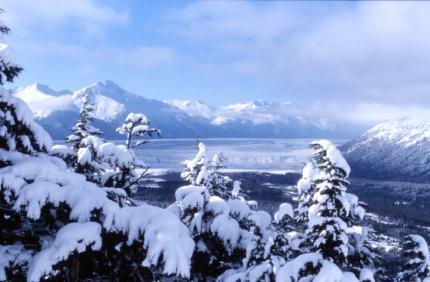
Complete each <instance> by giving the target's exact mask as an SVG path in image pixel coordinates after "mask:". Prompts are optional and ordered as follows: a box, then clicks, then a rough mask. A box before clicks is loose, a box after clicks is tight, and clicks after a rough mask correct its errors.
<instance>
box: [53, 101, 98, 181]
mask: <svg viewBox="0 0 430 282" xmlns="http://www.w3.org/2000/svg"><path fill="white" fill-rule="evenodd" d="M93 113H94V101H93V98H92V97H90V96H89V95H86V96H85V97H84V100H83V102H82V105H81V110H80V113H79V119H78V121H77V122H76V124H75V125H74V126H73V128H72V134H70V135H69V136H67V137H66V143H68V144H69V145H70V148H71V149H70V148H69V147H67V146H66V145H56V146H54V147H53V150H52V152H51V154H52V155H54V156H57V157H60V158H62V159H63V160H64V161H65V162H66V163H67V164H68V165H69V166H70V167H71V168H72V169H73V171H75V172H77V173H80V174H83V175H85V177H86V178H87V180H88V181H91V182H94V183H97V184H100V183H101V173H102V172H103V165H102V159H101V156H100V155H99V154H98V150H97V147H100V145H101V144H103V143H104V140H103V139H102V138H101V137H100V136H101V135H102V132H101V131H100V130H99V129H97V128H95V127H93V126H92V124H91V123H92V121H93V119H94V118H93Z"/></svg>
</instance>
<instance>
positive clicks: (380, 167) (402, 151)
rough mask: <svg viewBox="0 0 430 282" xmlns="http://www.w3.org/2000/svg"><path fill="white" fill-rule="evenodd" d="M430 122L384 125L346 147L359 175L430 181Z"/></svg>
mask: <svg viewBox="0 0 430 282" xmlns="http://www.w3.org/2000/svg"><path fill="white" fill-rule="evenodd" d="M429 141H430V120H426V119H423V118H418V117H414V118H411V117H410V118H404V119H400V120H395V121H390V122H386V123H382V124H380V125H377V126H375V127H374V128H372V129H370V130H369V131H367V132H366V133H364V134H363V135H362V136H361V137H359V138H357V139H356V140H353V141H352V142H350V143H348V144H345V145H344V146H343V148H342V149H343V151H344V152H345V156H346V158H347V160H348V162H349V163H350V164H351V166H352V168H353V171H354V172H355V174H356V175H366V176H367V177H375V178H382V179H388V178H390V179H396V180H406V179H407V180H411V181H420V182H421V181H428V180H429V179H430V170H429V169H428V168H429V164H430V154H429V153H430V143H429Z"/></svg>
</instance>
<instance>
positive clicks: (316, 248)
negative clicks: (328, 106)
mask: <svg viewBox="0 0 430 282" xmlns="http://www.w3.org/2000/svg"><path fill="white" fill-rule="evenodd" d="M310 146H311V148H312V149H313V150H314V154H313V156H312V164H308V165H307V166H306V167H305V168H304V170H303V177H302V179H301V180H300V181H299V183H298V188H299V217H298V218H299V222H300V221H304V222H305V223H306V225H307V228H306V230H305V234H304V235H305V241H304V242H303V244H302V247H303V248H304V250H307V251H310V252H317V253H320V254H321V255H322V257H323V259H324V260H329V261H331V262H333V263H335V264H336V265H338V267H340V268H344V267H345V268H347V269H349V270H351V271H353V272H354V273H355V275H356V276H357V277H358V276H359V275H360V272H361V271H362V270H363V269H369V268H370V269H371V268H374V267H375V259H376V258H377V254H376V253H375V251H374V250H373V248H372V247H371V246H370V244H369V236H368V235H369V229H368V228H367V227H365V226H360V225H359V222H360V221H361V220H362V219H363V217H364V214H365V210H364V206H365V204H364V203H362V202H359V201H358V198H357V196H355V195H353V194H350V193H347V192H346V190H347V187H348V186H349V182H348V180H347V178H348V175H349V173H350V168H349V166H348V164H347V162H346V161H345V159H344V158H343V156H342V155H341V153H340V152H339V151H338V150H337V149H336V147H335V146H334V145H333V144H331V143H330V142H329V141H327V140H321V141H317V142H313V143H311V145H310Z"/></svg>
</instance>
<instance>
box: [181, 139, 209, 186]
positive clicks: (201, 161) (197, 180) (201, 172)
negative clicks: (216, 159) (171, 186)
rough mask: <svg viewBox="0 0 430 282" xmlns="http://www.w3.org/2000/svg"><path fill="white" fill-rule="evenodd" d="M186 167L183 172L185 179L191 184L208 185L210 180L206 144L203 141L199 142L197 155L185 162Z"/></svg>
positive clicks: (182, 175)
mask: <svg viewBox="0 0 430 282" xmlns="http://www.w3.org/2000/svg"><path fill="white" fill-rule="evenodd" d="M183 165H184V167H185V169H184V171H183V172H182V173H181V177H182V179H183V180H184V181H186V182H189V183H190V184H191V185H196V186H206V185H207V182H208V168H207V166H208V163H207V160H206V145H205V144H203V143H202V142H199V143H198V152H197V155H196V156H195V157H194V159H192V160H186V161H184V162H183Z"/></svg>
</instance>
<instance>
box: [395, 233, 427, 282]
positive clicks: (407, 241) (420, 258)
mask: <svg viewBox="0 0 430 282" xmlns="http://www.w3.org/2000/svg"><path fill="white" fill-rule="evenodd" d="M402 247H403V250H402V251H403V257H404V259H405V260H406V263H405V264H404V265H403V266H402V271H401V272H400V273H399V274H398V276H397V281H408V282H409V281H410V282H424V281H430V255H429V248H428V245H427V242H426V241H425V240H424V238H423V237H421V236H420V235H415V234H412V235H407V236H405V238H404V240H403V245H402Z"/></svg>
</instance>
